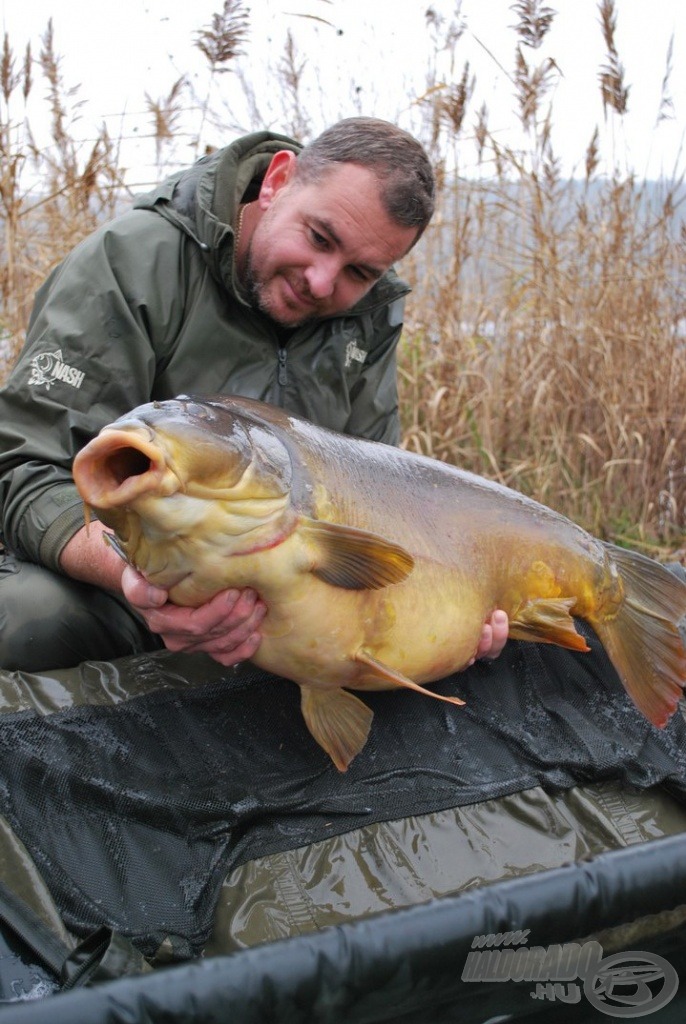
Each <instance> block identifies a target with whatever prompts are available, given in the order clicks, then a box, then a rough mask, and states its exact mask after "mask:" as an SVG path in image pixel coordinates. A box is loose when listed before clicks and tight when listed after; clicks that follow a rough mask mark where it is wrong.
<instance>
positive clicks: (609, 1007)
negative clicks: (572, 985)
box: [584, 950, 679, 1019]
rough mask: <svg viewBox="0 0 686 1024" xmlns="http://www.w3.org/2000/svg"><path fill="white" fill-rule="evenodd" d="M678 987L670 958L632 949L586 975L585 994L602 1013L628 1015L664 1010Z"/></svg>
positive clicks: (625, 1017) (608, 957) (624, 1016)
mask: <svg viewBox="0 0 686 1024" xmlns="http://www.w3.org/2000/svg"><path fill="white" fill-rule="evenodd" d="M678 987H679V976H678V974H677V972H676V971H675V969H674V968H673V967H672V965H671V964H670V962H669V961H668V960H665V959H664V957H661V956H657V954H656V953H641V952H639V951H637V950H631V951H630V952H628V953H615V954H614V955H613V956H607V957H605V959H604V960H601V961H600V963H599V964H598V965H597V967H596V969H595V973H594V974H588V975H587V976H586V979H585V982H584V995H585V996H586V998H587V999H588V1001H589V1002H590V1003H591V1005H592V1006H595V1007H596V1009H598V1010H600V1011H601V1012H602V1013H607V1014H608V1016H611V1017H623V1018H624V1019H627V1018H630V1017H631V1018H633V1017H645V1016H647V1015H648V1014H649V1013H654V1012H655V1010H660V1009H661V1008H662V1007H663V1006H666V1005H667V1003H668V1002H670V1000H671V999H673V998H674V996H675V995H676V990H677V989H678Z"/></svg>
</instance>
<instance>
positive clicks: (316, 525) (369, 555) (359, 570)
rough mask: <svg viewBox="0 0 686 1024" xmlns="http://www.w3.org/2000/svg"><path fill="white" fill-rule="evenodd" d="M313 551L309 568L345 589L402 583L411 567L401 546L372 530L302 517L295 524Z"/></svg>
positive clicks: (412, 563) (366, 588) (322, 578)
mask: <svg viewBox="0 0 686 1024" xmlns="http://www.w3.org/2000/svg"><path fill="white" fill-rule="evenodd" d="M298 530H299V532H301V533H302V534H303V535H304V536H305V538H306V540H307V541H308V543H309V545H310V547H311V549H312V550H313V552H314V561H313V564H312V566H311V569H310V571H311V572H312V573H313V574H314V575H315V576H317V577H318V578H319V579H320V580H323V581H324V582H325V583H330V584H331V586H333V587H342V588H343V589H344V590H379V589H381V587H388V586H390V585H391V584H392V583H401V582H402V581H403V580H404V579H406V578H407V577H408V576H409V575H410V573H411V572H412V569H413V568H414V559H413V558H412V555H410V554H408V552H407V551H405V550H404V548H401V547H400V546H399V545H398V544H393V543H392V542H391V541H388V540H384V538H383V537H379V536H378V535H377V534H375V533H368V532H367V531H366V530H358V529H356V528H355V527H352V526H341V525H339V524H338V523H324V522H320V521H319V520H316V519H304V520H303V521H302V522H301V524H300V526H299V527H298Z"/></svg>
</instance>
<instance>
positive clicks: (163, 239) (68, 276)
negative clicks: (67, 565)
mask: <svg viewBox="0 0 686 1024" xmlns="http://www.w3.org/2000/svg"><path fill="white" fill-rule="evenodd" d="M179 237H180V235H179V232H178V231H177V230H176V229H175V228H173V227H172V226H171V225H167V224H166V222H165V221H163V219H162V218H160V217H157V216H155V215H152V214H149V213H146V212H141V211H138V212H132V213H129V214H125V215H124V216H123V217H121V218H119V219H118V220H117V221H114V222H112V224H111V225H108V226H106V227H104V228H102V229H100V230H99V231H97V232H96V233H95V234H94V235H92V236H90V237H89V238H88V239H86V241H85V242H83V243H82V244H81V245H80V246H78V247H77V248H76V249H75V250H74V251H73V252H72V253H71V254H70V256H69V257H67V259H66V260H65V261H64V262H63V263H62V264H61V265H60V266H59V267H58V268H57V269H56V270H55V271H53V273H52V275H51V276H50V277H49V278H48V280H47V281H46V282H45V284H44V285H43V286H42V288H41V289H40V291H39V292H38V294H37V296H36V301H35V305H34V309H33V313H32V316H31V320H30V323H29V329H28V334H27V340H26V344H25V346H24V349H23V351H22V353H21V354H20V356H19V359H18V361H17V363H16V365H15V367H14V369H13V370H12V372H11V374H10V377H9V379H8V381H7V383H6V384H5V386H4V387H3V388H2V390H0V530H1V532H2V538H3V540H4V543H5V545H6V546H7V547H8V548H9V549H10V550H12V551H14V552H15V553H16V554H17V555H19V557H21V558H24V559H27V560H29V561H34V562H38V563H42V564H44V565H46V566H48V567H49V568H51V569H53V570H59V555H60V552H61V551H62V548H63V547H64V545H65V544H66V543H67V541H68V540H69V539H70V538H71V537H72V536H73V535H74V534H75V533H76V532H77V530H78V529H79V528H80V527H81V526H82V525H83V523H84V514H83V508H82V502H81V499H80V497H79V494H78V492H77V490H76V488H75V486H74V483H73V480H72V476H71V465H72V460H73V458H74V456H75V454H76V452H77V451H79V449H80V448H82V447H83V445H84V444H85V443H86V442H87V441H88V440H90V438H91V437H93V436H94V435H95V434H96V433H97V432H98V431H99V430H100V428H101V427H103V426H104V425H105V424H106V423H109V422H111V421H112V420H113V419H116V418H117V417H118V416H120V415H121V414H122V413H124V412H126V411H127V410H129V409H131V408H133V407H134V406H136V405H139V404H141V403H143V402H147V401H149V400H150V398H151V395H152V391H153V387H154V379H155V372H156V365H157V362H158V360H159V356H160V352H162V351H163V349H164V347H165V343H166V341H167V339H168V338H169V337H171V336H173V334H174V332H175V331H176V330H177V329H178V323H179V319H180V315H181V309H180V308H179V307H180V306H181V305H182V302H183V293H182V288H181V282H180V281H179V266H180V262H181V259H180V243H179ZM160 282H164V286H163V287H161V286H160Z"/></svg>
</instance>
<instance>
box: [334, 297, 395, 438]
mask: <svg viewBox="0 0 686 1024" xmlns="http://www.w3.org/2000/svg"><path fill="white" fill-rule="evenodd" d="M404 309H405V298H404V296H401V297H400V298H396V299H395V300H394V301H393V302H391V303H390V305H388V306H384V307H383V308H382V309H381V310H379V311H377V312H376V313H375V314H374V315H373V316H372V318H371V325H370V328H371V333H372V335H373V344H372V345H371V346H370V349H369V355H368V358H367V361H366V363H365V367H364V371H363V373H362V374H361V375H360V378H359V380H358V381H356V383H355V386H354V388H353V389H352V391H351V396H350V397H351V410H350V418H349V420H348V423H347V426H346V428H345V432H346V433H347V434H352V435H353V436H355V437H366V438H369V440H371V441H382V442H384V443H385V444H391V445H398V444H400V414H399V410H398V381H397V376H398V370H397V361H396V349H397V347H398V341H399V340H400V335H401V332H402V328H403V314H404Z"/></svg>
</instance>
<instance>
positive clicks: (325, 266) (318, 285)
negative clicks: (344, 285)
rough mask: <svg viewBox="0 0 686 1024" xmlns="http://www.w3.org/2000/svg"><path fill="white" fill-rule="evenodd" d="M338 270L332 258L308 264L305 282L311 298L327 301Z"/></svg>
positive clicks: (324, 258)
mask: <svg viewBox="0 0 686 1024" xmlns="http://www.w3.org/2000/svg"><path fill="white" fill-rule="evenodd" d="M339 270H340V267H339V266H338V261H337V260H336V259H335V258H332V257H328V258H327V257H321V258H320V259H317V260H315V261H314V262H313V263H311V264H310V266H309V267H308V268H307V270H306V271H305V280H306V281H307V287H308V288H309V290H310V294H311V295H312V298H314V299H328V298H330V297H331V296H332V295H333V293H334V289H335V287H336V278H337V276H338V273H339Z"/></svg>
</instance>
